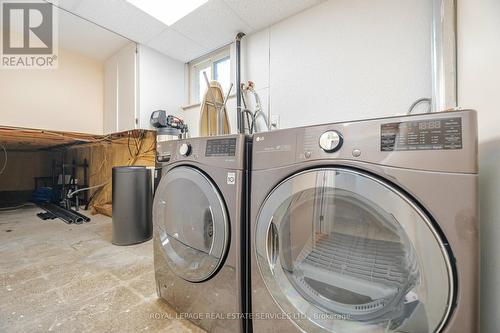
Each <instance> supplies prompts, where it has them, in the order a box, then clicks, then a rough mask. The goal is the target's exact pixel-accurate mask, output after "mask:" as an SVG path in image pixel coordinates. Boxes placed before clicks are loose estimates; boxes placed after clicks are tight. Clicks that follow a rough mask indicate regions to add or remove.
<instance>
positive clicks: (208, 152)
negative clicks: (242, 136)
mask: <svg viewBox="0 0 500 333" xmlns="http://www.w3.org/2000/svg"><path fill="white" fill-rule="evenodd" d="M235 153H236V138H224V139H210V140H207V145H206V149H205V156H207V157H213V156H234V155H235Z"/></svg>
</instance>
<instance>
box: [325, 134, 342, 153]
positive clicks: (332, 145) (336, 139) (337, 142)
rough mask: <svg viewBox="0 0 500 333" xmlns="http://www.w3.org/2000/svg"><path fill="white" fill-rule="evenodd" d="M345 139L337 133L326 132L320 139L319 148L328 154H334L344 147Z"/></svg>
mask: <svg viewBox="0 0 500 333" xmlns="http://www.w3.org/2000/svg"><path fill="white" fill-rule="evenodd" d="M343 142H344V139H343V138H342V135H341V134H340V133H339V132H337V131H326V132H324V133H323V134H321V136H320V137H319V146H320V148H321V149H323V150H324V151H325V152H327V153H333V152H336V151H337V150H339V149H340V147H342V143H343Z"/></svg>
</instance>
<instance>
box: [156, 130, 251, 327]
mask: <svg viewBox="0 0 500 333" xmlns="http://www.w3.org/2000/svg"><path fill="white" fill-rule="evenodd" d="M245 140H246V139H245V137H244V136H243V135H228V136H220V137H208V138H194V139H186V140H178V141H165V142H160V143H158V147H157V158H158V162H159V164H160V165H161V167H162V169H161V175H162V176H161V180H160V182H159V184H158V186H157V189H156V193H155V197H154V203H153V223H154V265H155V276H156V283H157V292H158V295H159V296H160V297H161V298H163V299H165V301H166V302H167V303H169V304H170V305H171V306H172V307H173V308H175V309H176V310H177V311H178V312H179V313H180V315H181V316H183V317H184V318H187V319H190V320H191V321H193V322H194V323H195V324H197V325H199V326H200V327H202V328H204V329H205V330H207V331H209V332H239V331H241V329H242V328H241V327H242V326H241V325H242V324H241V316H240V313H241V302H242V301H241V283H242V281H241V279H242V273H241V267H240V264H241V258H240V256H241V252H240V237H241V232H240V231H241V225H240V223H241V221H242V220H241V218H242V215H244V214H245V205H244V204H242V203H243V202H244V198H245V193H244V191H245V188H246V187H245V170H244V163H245V151H246V149H245V145H246V141H245Z"/></svg>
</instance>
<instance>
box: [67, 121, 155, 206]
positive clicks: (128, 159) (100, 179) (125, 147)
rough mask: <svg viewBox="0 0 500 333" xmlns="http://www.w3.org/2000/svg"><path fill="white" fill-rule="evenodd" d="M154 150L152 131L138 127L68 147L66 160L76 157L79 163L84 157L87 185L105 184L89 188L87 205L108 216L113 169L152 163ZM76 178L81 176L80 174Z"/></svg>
mask: <svg viewBox="0 0 500 333" xmlns="http://www.w3.org/2000/svg"><path fill="white" fill-rule="evenodd" d="M155 149H156V135H155V132H154V131H141V130H134V131H129V132H124V133H119V134H115V135H113V138H111V139H110V140H109V141H100V142H97V143H89V144H84V145H78V146H73V147H71V148H69V149H68V151H67V153H66V160H67V162H70V161H71V160H73V159H75V160H76V161H77V162H78V163H81V162H83V160H84V159H85V158H86V159H87V161H88V162H89V185H90V186H95V185H100V184H105V185H104V186H103V187H102V188H99V189H95V190H91V193H92V194H94V193H95V195H94V196H93V198H92V201H91V204H90V207H92V213H93V214H95V213H101V214H104V215H108V216H111V203H112V193H111V189H112V184H111V175H112V168H113V167H114V166H128V165H143V166H154V165H155ZM79 172H80V173H81V172H82V170H79ZM77 177H79V178H80V179H83V175H77Z"/></svg>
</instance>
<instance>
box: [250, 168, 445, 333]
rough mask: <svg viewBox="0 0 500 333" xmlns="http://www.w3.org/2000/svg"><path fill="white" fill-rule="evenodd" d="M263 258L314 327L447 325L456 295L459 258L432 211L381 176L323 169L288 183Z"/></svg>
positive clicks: (289, 310) (269, 210) (294, 314)
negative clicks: (455, 267) (454, 268)
mask: <svg viewBox="0 0 500 333" xmlns="http://www.w3.org/2000/svg"><path fill="white" fill-rule="evenodd" d="M255 251H256V258H257V263H258V266H259V268H260V272H261V274H262V277H263V280H264V282H265V284H266V287H267V289H268V290H269V292H270V293H271V295H272V296H273V298H274V300H275V301H276V303H277V304H278V305H279V307H280V308H281V309H282V310H283V312H284V313H286V314H288V315H290V319H291V320H293V321H294V322H295V324H297V325H298V326H299V327H300V328H302V329H303V330H304V331H307V332H317V331H324V332H335V333H352V332H407V333H423V332H438V331H439V330H440V329H441V328H442V326H443V325H444V323H445V322H446V319H447V318H448V316H449V314H450V310H451V306H452V302H453V281H454V279H453V273H452V267H451V264H450V258H449V255H448V252H447V249H446V248H445V245H444V244H443V242H442V240H441V238H440V236H439V234H438V233H437V231H436V230H435V228H434V227H433V224H432V223H431V221H430V219H429V218H428V217H427V216H426V215H425V213H424V212H423V211H422V210H421V209H420V208H419V207H418V206H417V205H415V204H414V203H413V201H412V200H411V199H410V198H408V197H407V196H406V195H405V194H404V193H402V192H401V191H399V190H397V189H396V188H394V187H392V186H391V185H390V184H389V183H385V182H382V181H381V180H379V179H378V178H374V177H373V176H371V175H369V174H367V173H364V172H361V171H356V170H352V169H347V168H345V169H344V168H321V169H314V170H308V171H305V172H302V173H300V174H297V175H294V176H292V177H290V178H288V179H286V180H285V181H283V182H282V183H281V184H279V185H278V186H277V187H276V188H275V189H274V190H273V191H272V192H271V193H270V194H269V196H268V197H267V199H266V201H265V202H264V204H263V206H262V207H261V210H260V212H259V216H258V220H257V225H256V230H255Z"/></svg>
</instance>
